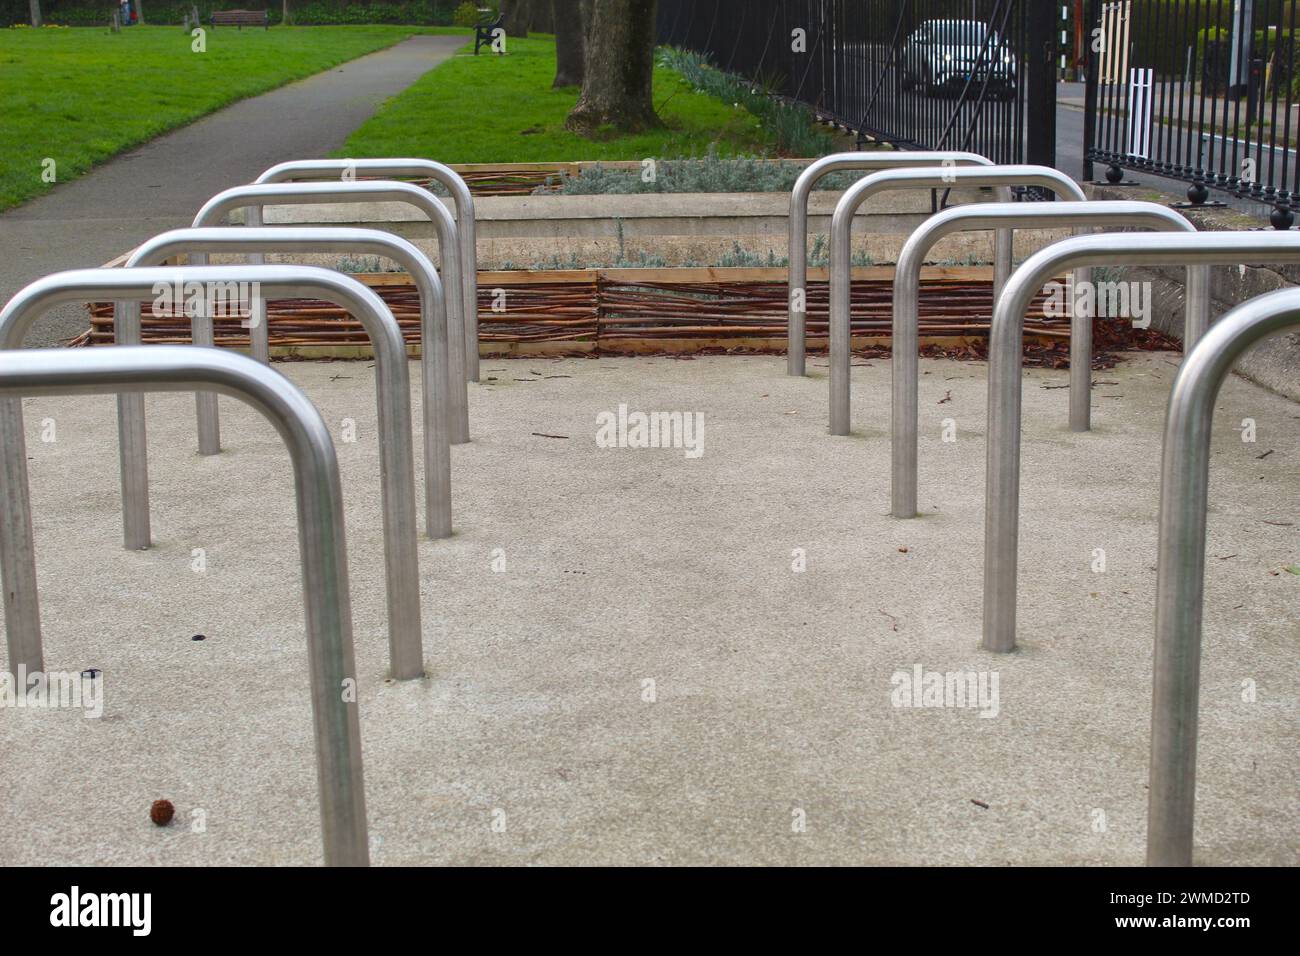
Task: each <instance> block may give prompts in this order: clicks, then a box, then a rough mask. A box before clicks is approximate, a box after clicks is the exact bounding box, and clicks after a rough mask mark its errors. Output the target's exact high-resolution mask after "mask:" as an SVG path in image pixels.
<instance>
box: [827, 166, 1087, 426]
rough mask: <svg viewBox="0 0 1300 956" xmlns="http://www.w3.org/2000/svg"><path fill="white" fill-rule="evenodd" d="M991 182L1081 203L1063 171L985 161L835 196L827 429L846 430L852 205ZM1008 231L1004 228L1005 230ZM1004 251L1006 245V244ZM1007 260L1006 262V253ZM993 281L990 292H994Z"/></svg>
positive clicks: (861, 184)
mask: <svg viewBox="0 0 1300 956" xmlns="http://www.w3.org/2000/svg"><path fill="white" fill-rule="evenodd" d="M948 186H952V187H962V186H966V187H972V186H993V187H1001V188H1002V191H1003V193H1004V194H1005V193H1007V192H1009V190H1010V188H1011V187H1012V186H1041V187H1043V188H1046V189H1050V190H1052V192H1054V193H1055V194H1056V195H1057V196H1064V197H1067V198H1069V199H1074V200H1077V201H1079V202H1085V201H1086V200H1087V197H1086V196H1084V194H1083V190H1081V189H1080V188H1079V186H1078V185H1077V184H1076V183H1075V182H1074V180H1072V179H1070V177H1069V176H1066V175H1065V174H1064V173H1061V172H1057V171H1056V170H1055V169H1050V168H1048V167H1046V166H990V167H976V168H970V167H963V168H949V169H944V170H943V171H941V172H939V171H936V170H933V169H887V170H884V171H882V172H878V173H872V174H871V175H870V176H867V177H866V178H864V179H860V180H858V181H857V182H856V183H854V184H853V185H852V186H851V187H849V189H847V190H846V191H845V193H844V195H843V197H841V199H840V201H839V203H838V204H837V205H836V207H835V215H834V217H833V218H832V220H831V314H830V333H831V334H830V342H831V349H830V352H831V356H830V367H831V383H830V433H831V434H832V435H847V434H848V433H849V421H850V413H849V389H850V381H849V368H850V366H851V364H852V359H853V356H852V352H851V347H852V325H851V319H850V292H851V288H852V283H853V275H852V261H853V257H852V239H853V218H854V216H855V215H856V214H857V211H858V207H859V206H861V205H862V204H863V203H864V202H866V201H867V200H868V199H870V198H871V197H872V196H874V195H876V194H877V193H881V192H885V191H886V190H890V189H943V188H945V187H948ZM1007 235H1008V236H1009V235H1010V233H1009V232H1008V233H1007ZM1007 248H1008V250H1009V249H1010V246H1008V247H1007ZM1008 261H1010V258H1009V255H1008ZM1000 293H1001V289H1000V288H999V286H998V285H997V284H996V283H995V285H994V290H993V294H994V297H995V300H996V297H997V296H998V295H1000Z"/></svg>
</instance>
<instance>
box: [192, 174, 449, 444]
mask: <svg viewBox="0 0 1300 956" xmlns="http://www.w3.org/2000/svg"><path fill="white" fill-rule="evenodd" d="M362 202H403V203H407V204H408V205H411V206H414V207H415V208H416V209H419V210H420V211H422V212H423V213H424V214H425V215H426V216H428V217H429V219H430V221H431V222H432V223H433V227H434V230H435V232H436V233H437V236H438V248H439V255H440V256H441V259H442V267H443V271H442V276H443V285H444V287H445V289H446V303H447V341H448V348H449V353H450V359H449V361H450V369H449V371H450V375H451V383H452V387H451V406H450V415H451V419H450V423H451V442H452V444H453V445H459V444H463V443H465V442H467V441H469V404H468V396H467V388H468V387H467V385H466V379H465V337H464V335H463V332H464V329H465V321H464V317H463V315H462V312H461V310H462V309H463V308H464V296H463V293H462V292H461V288H460V281H461V273H462V271H463V270H462V268H461V265H460V240H459V238H458V237H457V235H456V223H455V220H453V219H452V217H451V213H450V212H448V211H447V207H446V206H444V205H443V204H442V201H441V200H439V199H438V197H437V196H435V195H434V194H433V193H431V192H429V191H428V190H427V189H421V188H420V187H419V186H413V185H411V184H410V183H398V182H386V181H382V180H373V181H365V182H328V183H264V184H262V185H253V186H235V187H233V188H231V189H227V190H225V191H224V192H220V193H217V195H215V196H213V197H212V198H211V199H209V200H208V201H207V202H206V203H205V204H204V205H203V208H202V209H200V210H199V212H198V214H197V215H196V216H195V217H194V222H193V223H191V225H192V226H193V227H195V228H199V227H202V226H219V225H221V220H222V219H223V218H224V217H226V216H227V215H229V214H230V213H232V212H234V211H235V210H236V209H244V208H248V207H257V208H258V209H261V208H262V207H265V206H279V205H300V206H301V205H311V204H334V203H338V204H342V203H362ZM276 228H278V227H276ZM199 255H201V254H199ZM191 262H192V263H193V264H195V265H202V264H203V262H204V259H202V258H197V259H196V258H194V257H191ZM193 324H194V334H195V335H197V336H199V337H200V338H206V337H207V336H209V335H210V330H211V325H212V322H211V319H208V318H206V317H199V318H198V319H196V320H195V322H194V323H193ZM217 428H218V424H217V413H216V401H215V398H214V399H213V401H211V402H210V403H207V404H206V405H205V404H204V403H200V404H199V452H200V454H216V453H217V452H219V451H220V450H221V443H220V439H219V437H218V432H217Z"/></svg>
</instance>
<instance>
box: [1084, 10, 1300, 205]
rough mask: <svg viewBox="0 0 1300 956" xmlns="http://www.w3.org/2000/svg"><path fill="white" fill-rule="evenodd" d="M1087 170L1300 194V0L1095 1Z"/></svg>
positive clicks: (1199, 191)
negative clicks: (1298, 29) (1298, 26)
mask: <svg viewBox="0 0 1300 956" xmlns="http://www.w3.org/2000/svg"><path fill="white" fill-rule="evenodd" d="M1090 4H1091V8H1090V11H1089V15H1090V20H1091V24H1092V38H1093V43H1092V45H1091V46H1092V52H1091V56H1090V60H1091V63H1090V68H1089V69H1088V87H1087V98H1086V106H1087V116H1086V121H1085V128H1084V160H1085V163H1086V164H1088V165H1087V166H1086V167H1085V174H1086V176H1088V177H1091V176H1092V175H1093V166H1092V164H1094V163H1104V164H1105V165H1106V166H1107V167H1109V168H1108V169H1107V179H1109V180H1110V181H1112V182H1118V181H1119V180H1120V179H1121V178H1122V175H1123V172H1122V171H1123V170H1124V169H1131V170H1138V171H1141V172H1146V173H1152V174H1155V175H1157V176H1164V177H1168V178H1170V179H1175V180H1181V181H1183V182H1185V183H1187V184H1188V190H1187V196H1188V199H1189V200H1190V202H1191V203H1192V204H1194V205H1199V204H1204V203H1205V202H1206V201H1207V200H1208V199H1209V198H1210V197H1211V195H1212V194H1213V192H1214V191H1219V192H1224V193H1229V194H1231V195H1233V196H1237V197H1239V198H1242V199H1251V200H1256V201H1258V202H1261V203H1265V204H1268V205H1271V206H1273V207H1274V208H1273V214H1272V221H1273V225H1274V226H1276V227H1278V228H1283V229H1284V228H1290V226H1291V224H1292V223H1293V221H1294V215H1293V212H1292V210H1293V208H1294V206H1295V204H1296V201H1297V200H1296V196H1297V192H1300V164H1297V162H1296V137H1297V133H1298V132H1300V129H1298V127H1300V122H1297V120H1298V119H1300V103H1298V102H1297V100H1298V97H1297V92H1300V76H1297V67H1300V62H1297V61H1298V58H1297V51H1296V43H1297V40H1298V39H1300V38H1297V37H1296V36H1295V31H1294V26H1295V24H1294V19H1295V17H1296V16H1300V10H1298V9H1297V7H1298V6H1300V5H1298V4H1297V3H1296V2H1295V0H1090Z"/></svg>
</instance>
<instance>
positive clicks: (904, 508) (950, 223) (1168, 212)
mask: <svg viewBox="0 0 1300 956" xmlns="http://www.w3.org/2000/svg"><path fill="white" fill-rule="evenodd" d="M1070 226H1075V227H1086V228H1090V229H1091V228H1095V227H1105V228H1123V227H1139V228H1147V229H1152V230H1155V231H1159V232H1188V233H1194V232H1196V227H1195V226H1194V225H1192V223H1191V222H1189V221H1188V220H1187V219H1186V218H1184V217H1183V216H1181V215H1179V214H1178V213H1176V212H1174V211H1173V210H1172V209H1170V208H1169V207H1167V206H1162V205H1160V204H1159V203H1151V202H1131V201H1128V200H1121V201H1116V202H1108V201H1103V202H1083V203H1080V202H1055V203H987V204H986V203H980V204H978V205H969V206H956V207H953V208H952V209H945V210H944V211H943V212H941V213H938V214H937V215H934V216H931V217H930V218H929V219H927V220H926V221H925V222H924V223H923V224H922V225H921V226H920V228H918V229H917V230H916V231H915V232H913V233H912V235H911V236H910V237H909V238H908V240H907V243H906V244H905V245H904V246H903V251H902V252H901V253H900V254H899V256H898V267H897V269H896V270H895V273H894V322H893V333H892V336H891V345H892V353H893V354H892V358H891V363H892V368H893V376H892V380H893V411H892V421H891V427H890V438H891V442H892V446H893V447H892V462H891V482H890V514H892V515H893V516H894V517H895V518H914V517H916V475H917V417H918V399H917V390H918V381H919V368H918V366H919V362H918V356H917V347H918V324H919V319H918V312H919V296H920V284H921V267H922V266H923V265H924V263H925V257H926V256H927V255H928V254H929V252H930V250H931V249H932V248H933V247H934V244H935V243H936V242H938V241H939V240H940V239H942V238H943V237H944V236H948V235H951V234H953V233H955V232H961V231H969V230H977V229H994V228H999V227H1001V228H1009V229H1022V228H1034V229H1053V228H1061V227H1070ZM1080 271H1087V270H1080ZM1071 306H1073V303H1071ZM1209 307H1210V297H1209V267H1208V266H1192V267H1190V268H1189V269H1188V272H1187V295H1186V309H1187V320H1186V326H1187V328H1189V329H1194V328H1204V327H1205V326H1207V325H1208V324H1209ZM1091 391H1092V314H1091V313H1089V312H1087V311H1086V310H1083V309H1075V308H1073V307H1072V308H1071V316H1070V428H1071V430H1073V431H1087V430H1088V428H1089V426H1090V418H1091Z"/></svg>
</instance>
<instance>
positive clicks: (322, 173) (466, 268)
mask: <svg viewBox="0 0 1300 956" xmlns="http://www.w3.org/2000/svg"><path fill="white" fill-rule="evenodd" d="M353 174H355V175H361V174H365V175H369V176H383V177H392V176H411V177H414V176H428V177H429V178H430V179H432V180H434V181H435V182H439V183H441V184H442V185H443V186H445V187H446V188H447V192H449V193H450V194H451V199H452V202H453V203H455V205H456V232H457V235H458V236H459V238H460V269H461V280H460V289H461V294H462V296H463V298H464V302H465V308H464V312H463V318H464V321H465V332H464V341H465V374H466V375H467V376H468V377H469V380H470V381H471V382H477V381H478V376H479V359H478V238H477V228H476V223H475V219H474V194H473V193H471V192H470V190H469V185H468V184H467V183H466V182H465V180H464V179H463V178H462V177H461V175H460V173H458V172H456V170H454V169H452V168H451V167H450V166H447V165H445V164H443V163H438V162H434V161H433V160H431V159H299V160H290V161H289V162H287V163H278V164H276V165H275V166H272V167H271V168H270V169H268V170H266V172H264V173H262V175H260V176H258V177H257V178H256V179H255V180H253V182H254V183H289V182H298V181H301V180H309V179H338V178H339V177H341V176H344V175H353ZM256 215H257V216H259V217H260V216H261V208H260V207H258V208H257V209H256Z"/></svg>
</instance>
